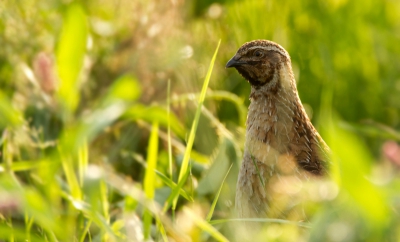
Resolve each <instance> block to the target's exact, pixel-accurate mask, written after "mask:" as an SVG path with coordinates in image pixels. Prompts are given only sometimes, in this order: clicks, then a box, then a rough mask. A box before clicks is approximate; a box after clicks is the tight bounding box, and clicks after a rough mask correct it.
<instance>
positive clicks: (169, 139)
mask: <svg viewBox="0 0 400 242" xmlns="http://www.w3.org/2000/svg"><path fill="white" fill-rule="evenodd" d="M170 96H171V80H168V90H167V113H168V167H169V169H168V170H169V177H170V178H171V179H172V144H171V97H170Z"/></svg>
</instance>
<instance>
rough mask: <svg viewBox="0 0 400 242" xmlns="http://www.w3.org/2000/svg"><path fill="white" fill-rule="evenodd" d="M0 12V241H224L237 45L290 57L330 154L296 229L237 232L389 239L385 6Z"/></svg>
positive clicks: (146, 3)
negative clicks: (270, 44)
mask: <svg viewBox="0 0 400 242" xmlns="http://www.w3.org/2000/svg"><path fill="white" fill-rule="evenodd" d="M0 16H1V17H0V43H2V47H1V48H0V89H1V90H0V116H1V120H0V132H1V134H2V135H1V140H0V145H1V153H0V240H6V241H23V240H27V241H135V240H136V241H142V240H144V238H153V239H154V240H156V241H158V240H164V241H166V240H170V241H172V240H175V241H188V240H192V241H215V240H217V241H225V240H231V241H235V240H237V238H238V236H240V235H241V233H242V232H243V228H242V227H241V226H237V225H238V223H237V221H236V222H235V221H234V220H233V218H235V213H234V194H235V187H236V179H237V173H238V169H239V165H240V160H241V152H242V149H243V144H244V125H245V122H244V121H245V117H246V113H245V110H246V107H247V105H248V101H247V100H248V94H249V90H250V87H249V85H248V83H246V82H245V81H244V80H243V78H242V77H241V76H240V75H238V74H237V73H236V72H235V71H232V70H225V68H224V67H225V63H226V61H227V60H228V59H229V58H230V57H231V56H233V55H234V53H235V51H236V50H237V49H238V48H239V46H240V45H241V44H243V43H244V42H246V41H250V40H253V39H269V40H273V41H275V42H277V43H279V44H281V45H282V46H283V47H284V48H285V49H286V50H287V51H288V52H289V53H290V55H291V58H292V65H293V69H294V73H295V76H296V80H297V81H298V89H299V94H300V97H301V100H302V102H303V104H304V105H305V108H306V110H307V112H308V114H309V116H310V118H311V119H312V121H313V123H314V124H315V125H316V126H317V127H318V128H319V130H320V131H321V134H322V136H323V137H324V138H325V139H326V141H327V142H328V144H329V145H330V146H331V148H332V151H333V156H332V165H331V177H330V178H331V179H330V181H322V182H320V183H317V184H308V185H306V186H304V187H303V189H301V191H297V192H296V193H298V196H299V197H300V198H301V199H302V200H303V202H302V203H303V205H304V213H306V214H307V217H308V220H307V221H296V218H295V217H293V218H291V217H288V218H287V220H274V219H265V220H263V221H262V222H258V223H260V224H262V225H263V226H265V228H264V229H263V230H262V231H263V232H262V234H260V235H253V236H255V237H258V238H261V239H262V240H268V241H305V240H310V241H398V240H399V238H400V234H399V232H398V231H400V219H399V215H398V214H399V209H400V208H399V207H400V197H399V195H398V194H399V192H398V191H399V189H400V179H399V177H398V176H399V170H398V169H399V166H400V147H399V146H398V145H397V143H398V142H400V132H399V130H400V98H399V97H400V45H399V44H398V43H400V18H399V16H400V2H398V1H390V0H387V1H377V0H364V1H360V0H357V1H349V0H328V1H322V0H319V1H314V0H301V1H289V0H280V1H267V0H261V1H260V0H248V1H239V0H237V1H228V0H220V1H210V0H207V1H203V0H195V1H185V0H168V1H165V0H137V1H130V0H118V1H114V0H88V1H39V0H32V1H10V0H6V1H1V2H0ZM219 40H221V44H220V47H219V49H218V53H217V56H216V60H215V63H214V65H213V66H212V65H211V67H210V68H209V65H210V62H211V58H212V56H213V53H214V52H215V49H216V47H217V45H218V42H219ZM211 71H212V75H211V78H210V82H209V83H207V82H205V79H206V75H207V73H211ZM168 83H170V89H171V90H170V91H168ZM204 83H205V85H204V86H203V84H204ZM207 84H208V86H207ZM202 87H203V92H201V91H202ZM203 95H205V97H204V96H203ZM200 97H202V98H205V100H204V104H203V101H202V100H201V98H200ZM199 100H200V101H199ZM199 105H203V106H202V108H198V107H199ZM197 108H198V110H199V113H198V114H197V115H196V109H197ZM200 112H201V113H200ZM193 124H195V125H193ZM196 126H197V129H195V130H194V131H196V132H194V133H193V135H195V136H192V138H194V143H193V147H192V146H191V145H187V143H190V142H191V141H190V140H189V136H190V135H189V134H190V130H191V128H192V127H196ZM150 133H151V135H150ZM150 137H151V138H150ZM390 140H391V141H390ZM396 142H397V143H396ZM189 155H190V159H188V156H189ZM182 164H183V166H181V165H182ZM231 165H232V169H230V171H229V173H228V170H229V167H230V166H231ZM181 167H183V168H184V169H182V173H180V171H181ZM154 168H155V170H154ZM179 177H180V179H178V178H179ZM178 196H179V199H177V197H178ZM174 201H175V202H177V203H176V208H175V209H171V207H172V208H174V207H175V203H174ZM214 201H216V203H213V202H214ZM210 218H211V220H210ZM290 219H293V220H294V221H290Z"/></svg>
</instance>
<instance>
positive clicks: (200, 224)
mask: <svg viewBox="0 0 400 242" xmlns="http://www.w3.org/2000/svg"><path fill="white" fill-rule="evenodd" d="M183 211H184V212H185V214H186V215H187V216H188V217H189V218H191V219H193V221H194V222H195V224H196V225H197V226H198V227H199V228H201V229H202V230H204V231H205V232H207V233H209V234H210V235H211V236H212V237H213V238H214V239H215V240H217V241H229V240H228V239H227V238H225V236H223V235H222V234H221V233H220V232H218V230H217V229H216V228H214V227H213V226H211V225H210V224H209V223H207V221H205V220H204V219H202V218H200V217H198V216H197V215H196V214H195V213H194V212H192V211H191V210H190V209H188V208H184V210H183Z"/></svg>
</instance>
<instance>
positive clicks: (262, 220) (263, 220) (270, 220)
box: [210, 218, 311, 228]
mask: <svg viewBox="0 0 400 242" xmlns="http://www.w3.org/2000/svg"><path fill="white" fill-rule="evenodd" d="M228 222H257V223H277V224H291V225H296V226H299V227H304V228H311V224H309V223H304V222H294V221H289V220H284V219H276V218H233V219H218V220H212V221H210V224H211V225H216V224H222V223H228Z"/></svg>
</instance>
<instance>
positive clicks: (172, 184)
mask: <svg viewBox="0 0 400 242" xmlns="http://www.w3.org/2000/svg"><path fill="white" fill-rule="evenodd" d="M156 174H157V175H158V177H160V178H161V180H162V181H163V182H164V183H165V184H166V185H167V186H169V187H170V188H171V189H175V188H176V187H177V184H176V183H175V182H173V181H172V180H171V179H169V178H168V177H167V176H166V175H164V174H162V173H161V172H159V171H157V170H156ZM179 194H180V195H181V196H182V197H184V198H185V199H186V200H188V201H191V202H193V197H191V196H190V195H189V194H187V192H186V191H185V190H183V189H182V188H181V189H180V190H179Z"/></svg>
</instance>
